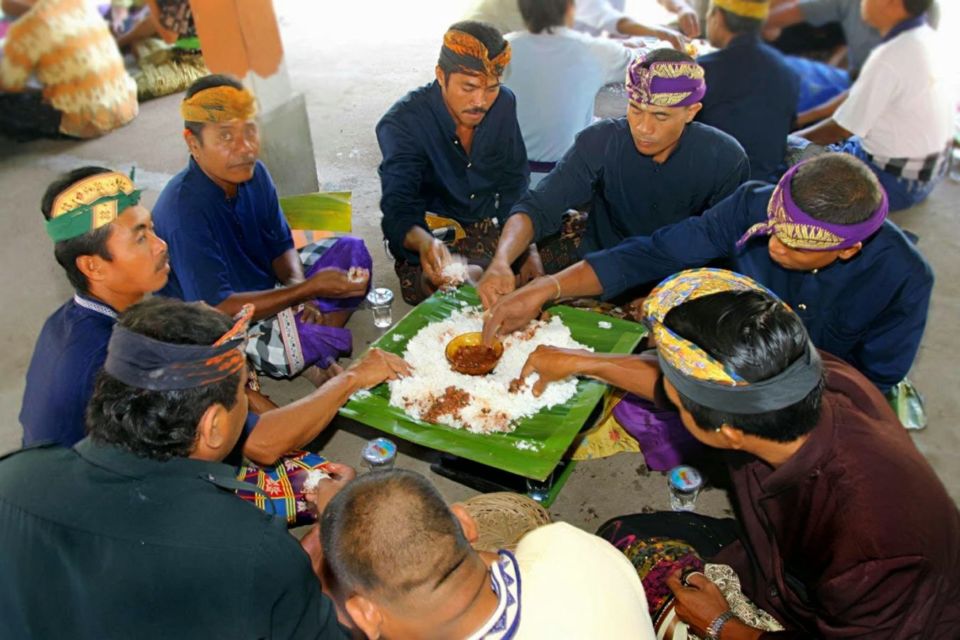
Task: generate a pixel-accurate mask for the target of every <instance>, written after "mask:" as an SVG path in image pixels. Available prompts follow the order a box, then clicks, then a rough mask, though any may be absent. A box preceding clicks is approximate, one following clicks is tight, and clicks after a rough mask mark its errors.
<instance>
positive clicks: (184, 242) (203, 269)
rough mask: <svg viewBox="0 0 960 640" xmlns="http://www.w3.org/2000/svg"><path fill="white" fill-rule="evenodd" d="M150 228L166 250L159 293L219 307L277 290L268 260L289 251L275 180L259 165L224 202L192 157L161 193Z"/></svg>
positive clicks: (275, 278) (285, 225) (275, 277)
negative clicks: (240, 296)
mask: <svg viewBox="0 0 960 640" xmlns="http://www.w3.org/2000/svg"><path fill="white" fill-rule="evenodd" d="M153 225H154V227H155V229H156V233H157V235H158V236H160V237H161V238H163V239H164V240H166V242H167V247H168V251H169V252H170V268H171V269H170V280H169V281H168V282H167V286H165V287H164V288H163V289H161V290H160V295H164V296H168V297H172V298H180V299H181V300H186V301H187V302H193V301H195V300H203V301H204V302H206V303H207V304H209V305H211V306H216V305H218V304H220V303H221V302H223V301H224V300H226V299H227V298H229V297H230V296H231V295H233V294H234V293H244V292H247V291H269V290H270V289H273V288H274V287H276V285H277V276H276V274H275V273H274V270H273V261H274V260H275V259H276V258H278V257H280V256H281V255H282V254H283V253H285V252H286V251H288V250H290V249H292V248H293V238H292V236H291V234H290V226H289V225H288V224H287V221H286V218H284V216H283V211H281V210H280V201H279V200H278V199H277V190H276V188H274V186H273V180H272V179H271V178H270V174H269V173H268V172H267V168H266V167H265V166H264V165H263V163H262V162H259V161H258V162H257V166H256V169H255V171H254V174H253V178H251V179H250V180H249V181H247V182H244V183H243V184H241V185H240V186H239V188H238V189H237V195H236V197H233V198H228V197H227V196H226V194H225V193H224V191H223V189H221V188H220V187H218V186H217V184H216V183H215V182H213V180H211V179H210V178H208V177H207V175H206V174H205V173H204V172H203V171H202V170H201V169H200V166H199V165H198V164H197V163H196V162H195V161H194V160H193V158H191V159H190V164H189V165H188V166H187V167H186V168H185V169H184V170H183V171H181V172H180V173H178V174H177V175H176V176H174V177H173V179H172V180H170V182H168V183H167V186H166V187H164V188H163V192H161V194H160V198H159V199H158V200H157V203H156V204H155V205H154V206H153Z"/></svg>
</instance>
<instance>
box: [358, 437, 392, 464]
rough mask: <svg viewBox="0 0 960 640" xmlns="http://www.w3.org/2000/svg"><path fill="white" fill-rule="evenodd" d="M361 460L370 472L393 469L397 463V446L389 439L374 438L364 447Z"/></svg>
mask: <svg viewBox="0 0 960 640" xmlns="http://www.w3.org/2000/svg"><path fill="white" fill-rule="evenodd" d="M360 458H361V460H362V461H363V466H364V467H366V468H367V470H368V471H381V470H384V469H392V468H393V464H394V463H395V462H396V461H397V445H396V443H395V442H394V441H393V440H390V439H389V438H374V439H373V440H370V441H369V442H367V444H366V445H364V447H363V451H361V452H360Z"/></svg>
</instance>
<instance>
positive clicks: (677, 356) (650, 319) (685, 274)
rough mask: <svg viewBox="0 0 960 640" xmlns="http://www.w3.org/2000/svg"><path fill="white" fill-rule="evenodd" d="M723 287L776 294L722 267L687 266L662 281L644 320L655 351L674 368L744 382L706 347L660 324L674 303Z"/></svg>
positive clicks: (648, 303) (724, 381)
mask: <svg viewBox="0 0 960 640" xmlns="http://www.w3.org/2000/svg"><path fill="white" fill-rule="evenodd" d="M724 291H762V292H765V293H769V294H770V295H772V296H773V297H775V298H776V296H774V295H773V294H772V293H770V291H768V290H767V289H766V288H765V287H763V286H761V285H759V284H757V283H756V282H755V281H754V280H752V279H751V278H748V277H747V276H744V275H740V274H739V273H734V272H733V271H726V270H724V269H690V270H688V271H681V272H680V273H678V274H676V275H674V276H671V277H669V278H667V279H666V280H664V281H663V282H661V283H660V284H659V285H658V286H657V288H656V289H654V290H653V291H652V292H650V295H649V296H647V300H646V302H644V304H643V323H644V324H645V325H647V327H648V328H649V329H650V331H651V332H652V333H653V337H654V339H655V340H656V341H657V352H658V354H659V355H660V357H661V358H663V359H664V360H666V361H667V362H668V363H669V364H670V365H671V366H673V368H674V369H677V370H678V371H680V372H681V373H683V374H684V375H687V376H690V377H693V378H696V379H698V380H707V381H710V382H718V383H721V384H727V385H731V386H732V385H738V384H744V381H743V380H742V379H741V378H740V377H739V376H737V375H736V374H735V373H733V372H731V371H728V370H727V368H726V367H724V365H723V364H721V363H720V362H718V361H717V360H715V359H714V358H712V357H711V356H710V355H709V354H707V352H706V351H704V350H703V349H701V348H700V347H698V346H697V345H695V344H694V343H692V342H690V341H689V340H687V339H686V338H683V337H681V336H679V335H677V334H676V333H674V332H673V331H671V330H670V329H668V328H667V327H666V326H664V324H663V319H664V318H666V317H667V314H668V313H669V312H670V310H671V309H673V308H674V307H677V306H680V305H681V304H683V303H684V302H689V301H691V300H696V299H697V298H702V297H704V296H709V295H711V294H714V293H721V292H724Z"/></svg>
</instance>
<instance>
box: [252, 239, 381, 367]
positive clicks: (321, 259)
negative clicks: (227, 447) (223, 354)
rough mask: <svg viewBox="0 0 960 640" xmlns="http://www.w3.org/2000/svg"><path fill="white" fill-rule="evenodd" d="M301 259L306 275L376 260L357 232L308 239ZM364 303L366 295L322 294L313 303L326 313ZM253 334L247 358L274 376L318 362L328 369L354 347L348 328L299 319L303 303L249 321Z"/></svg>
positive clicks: (369, 265) (367, 265) (367, 264)
mask: <svg viewBox="0 0 960 640" xmlns="http://www.w3.org/2000/svg"><path fill="white" fill-rule="evenodd" d="M300 259H301V261H302V262H303V269H304V276H306V277H307V278H309V277H310V276H311V275H313V274H314V273H316V272H317V271H319V270H320V269H326V268H336V269H340V270H342V271H347V270H349V269H350V268H351V267H361V268H363V269H368V270H369V269H371V268H372V267H373V259H372V258H371V257H370V252H369V251H367V248H366V246H364V244H363V241H362V240H360V239H359V238H353V237H344V238H327V239H324V240H321V241H320V242H316V243H313V244H308V245H307V246H305V247H304V248H303V249H301V250H300ZM361 302H363V296H357V297H355V298H339V299H326V298H317V299H316V300H314V301H312V304H313V305H314V306H316V307H317V308H318V309H319V310H320V311H321V312H322V313H331V312H334V311H350V310H354V309H356V308H357V307H358V306H360V303H361ZM258 334H259V335H258ZM250 335H252V336H257V337H256V338H255V339H253V340H250V342H248V343H247V357H248V358H249V359H250V362H251V364H252V365H253V367H254V369H255V370H256V371H257V372H258V373H262V374H264V375H267V376H269V377H271V378H290V377H293V376H295V375H297V374H299V373H300V372H301V371H303V370H304V369H306V368H308V367H311V366H313V365H315V364H316V365H318V366H319V367H320V368H323V369H325V368H327V367H329V366H330V365H331V364H333V363H334V362H336V361H337V358H340V357H342V356H349V355H350V353H351V352H352V350H353V337H352V335H351V333H350V330H349V329H343V328H340V327H326V326H323V325H316V324H309V323H305V322H303V321H302V320H300V309H299V308H288V309H284V310H283V311H281V312H280V313H278V314H277V315H275V316H273V317H272V318H266V319H264V320H261V321H259V322H256V323H254V324H253V325H251V326H250Z"/></svg>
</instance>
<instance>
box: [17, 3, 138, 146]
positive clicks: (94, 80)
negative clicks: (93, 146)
mask: <svg viewBox="0 0 960 640" xmlns="http://www.w3.org/2000/svg"><path fill="white" fill-rule="evenodd" d="M31 74H35V75H36V77H37V80H39V81H40V83H41V84H43V97H44V99H45V100H46V101H47V102H49V103H50V104H51V105H53V107H54V108H56V109H57V110H58V111H60V112H61V113H62V114H63V116H62V118H61V120H60V132H61V133H64V134H66V135H68V136H73V137H76V138H95V137H97V136H100V135H103V134H104V133H107V132H108V131H112V130H113V129H116V128H118V127H121V126H123V125H125V124H127V123H128V122H130V121H131V120H133V119H134V118H135V117H136V116H137V113H138V111H139V106H138V105H137V85H136V83H135V82H134V81H133V78H131V77H130V75H129V74H128V73H127V71H126V69H125V68H124V66H123V58H122V57H121V56H120V51H119V50H118V49H117V44H116V42H115V41H114V39H113V36H111V35H110V29H109V28H108V27H107V22H106V21H105V20H104V19H103V17H101V16H100V13H99V12H98V11H97V9H96V6H95V5H94V4H93V3H90V2H88V1H87V0H37V3H36V4H34V5H33V7H32V8H31V9H30V10H29V11H27V13H25V14H24V15H23V16H21V17H20V18H19V19H17V21H16V22H14V23H13V24H12V25H10V31H9V32H8V33H7V38H6V42H5V44H4V47H3V56H2V59H0V90H3V91H24V90H25V88H26V84H27V80H29V79H30V76H31Z"/></svg>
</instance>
